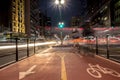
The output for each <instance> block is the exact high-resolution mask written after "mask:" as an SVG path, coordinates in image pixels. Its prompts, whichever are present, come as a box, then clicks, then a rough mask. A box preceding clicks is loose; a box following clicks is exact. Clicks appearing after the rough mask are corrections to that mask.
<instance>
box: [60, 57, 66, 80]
mask: <svg viewBox="0 0 120 80" xmlns="http://www.w3.org/2000/svg"><path fill="white" fill-rule="evenodd" d="M58 56H59V57H60V58H61V80H67V75H66V67H65V61H64V57H65V55H63V56H62V55H58Z"/></svg>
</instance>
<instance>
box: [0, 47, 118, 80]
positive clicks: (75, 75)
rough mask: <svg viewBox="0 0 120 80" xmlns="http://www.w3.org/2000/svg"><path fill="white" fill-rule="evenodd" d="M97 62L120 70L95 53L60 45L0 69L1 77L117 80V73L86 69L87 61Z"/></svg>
mask: <svg viewBox="0 0 120 80" xmlns="http://www.w3.org/2000/svg"><path fill="white" fill-rule="evenodd" d="M79 55H80V56H79ZM88 64H89V65H88ZM96 64H99V68H109V69H112V70H113V71H116V72H118V73H120V65H118V64H115V63H112V62H110V61H107V60H104V59H102V58H98V57H96V56H89V55H83V54H82V53H81V54H78V53H76V52H75V49H73V48H68V47H60V48H51V49H50V50H49V49H46V50H45V51H43V52H39V55H38V54H37V55H34V56H31V57H29V58H27V59H24V60H21V61H19V62H17V63H16V64H14V65H12V66H10V67H7V68H5V69H2V70H0V80H98V79H99V80H120V77H116V76H113V75H110V74H104V73H103V72H102V71H100V70H99V71H98V72H99V73H100V74H101V75H102V77H101V78H96V77H93V76H91V75H90V74H89V73H88V72H87V71H86V69H89V68H90V65H92V66H94V67H96ZM97 67H98V66H97ZM90 69H91V68H90ZM90 69H89V70H90ZM97 70H98V69H97ZM22 72H23V73H24V74H23V73H22ZM104 72H105V71H104ZM107 72H108V71H107ZM109 73H111V72H109Z"/></svg>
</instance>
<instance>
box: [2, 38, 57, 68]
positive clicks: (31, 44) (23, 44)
mask: <svg viewBox="0 0 120 80" xmlns="http://www.w3.org/2000/svg"><path fill="white" fill-rule="evenodd" d="M8 44H10V43H2V44H1V45H0V68H3V67H5V66H7V65H9V64H11V63H13V62H17V61H20V60H22V59H24V58H27V57H29V56H32V55H34V54H36V53H37V51H38V50H42V49H46V48H48V47H50V45H54V44H55V42H49V41H48V42H46V41H37V40H36V39H34V40H33V39H32V40H31V39H29V38H26V39H24V40H22V41H20V40H19V39H18V38H15V41H14V43H12V44H11V45H8Z"/></svg>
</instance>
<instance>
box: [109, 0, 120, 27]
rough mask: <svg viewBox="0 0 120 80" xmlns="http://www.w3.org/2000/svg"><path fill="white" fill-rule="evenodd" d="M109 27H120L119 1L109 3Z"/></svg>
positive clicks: (113, 0)
mask: <svg viewBox="0 0 120 80" xmlns="http://www.w3.org/2000/svg"><path fill="white" fill-rule="evenodd" d="M111 15H112V16H111V20H112V22H111V25H112V26H120V0H112V1H111Z"/></svg>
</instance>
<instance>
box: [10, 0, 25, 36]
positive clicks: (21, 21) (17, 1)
mask: <svg viewBox="0 0 120 80" xmlns="http://www.w3.org/2000/svg"><path fill="white" fill-rule="evenodd" d="M24 4H25V2H24V0H12V5H11V14H12V16H11V18H12V20H11V23H12V25H11V26H12V32H15V33H24V34H25V14H24V13H25V9H24V8H25V5H24Z"/></svg>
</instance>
